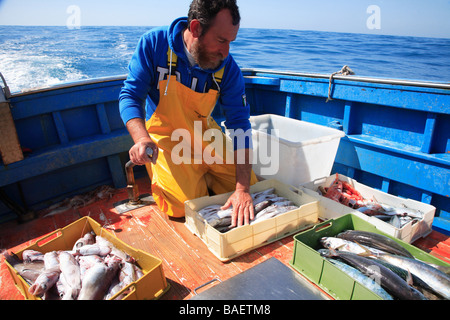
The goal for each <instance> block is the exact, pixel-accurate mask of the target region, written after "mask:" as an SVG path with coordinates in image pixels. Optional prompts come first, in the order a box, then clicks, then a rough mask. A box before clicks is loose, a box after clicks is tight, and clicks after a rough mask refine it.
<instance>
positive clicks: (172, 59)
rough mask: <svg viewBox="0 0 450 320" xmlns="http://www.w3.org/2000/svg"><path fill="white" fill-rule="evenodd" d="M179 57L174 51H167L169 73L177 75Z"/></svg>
mask: <svg viewBox="0 0 450 320" xmlns="http://www.w3.org/2000/svg"><path fill="white" fill-rule="evenodd" d="M177 63H178V57H177V55H176V54H175V53H173V51H172V49H170V47H169V49H168V50H167V65H168V66H169V70H170V71H169V73H170V74H171V75H175V70H177Z"/></svg>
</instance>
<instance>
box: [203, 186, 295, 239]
mask: <svg viewBox="0 0 450 320" xmlns="http://www.w3.org/2000/svg"><path fill="white" fill-rule="evenodd" d="M251 196H252V199H253V206H254V213H255V217H254V219H253V220H251V221H250V224H253V223H256V222H259V221H263V220H266V219H270V218H273V217H275V216H277V215H279V214H281V213H285V212H288V211H291V210H294V209H298V208H299V207H298V206H297V205H295V203H294V202H292V201H291V200H289V199H286V198H284V197H280V196H278V195H277V194H276V193H275V188H269V189H266V190H263V191H260V192H255V193H252V194H251ZM221 207H222V205H210V206H207V207H204V208H203V209H200V210H199V211H198V214H199V215H200V216H201V217H202V218H204V219H205V220H206V222H207V223H208V224H210V225H211V226H212V227H214V228H216V229H217V230H218V231H220V232H227V231H229V230H231V229H232V228H233V227H232V226H231V215H232V213H233V207H232V206H231V207H230V208H228V209H225V210H222V209H221Z"/></svg>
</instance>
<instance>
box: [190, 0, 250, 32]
mask: <svg viewBox="0 0 450 320" xmlns="http://www.w3.org/2000/svg"><path fill="white" fill-rule="evenodd" d="M223 9H228V10H230V13H231V18H232V23H233V25H234V26H236V25H238V24H239V23H240V21H241V16H240V14H239V7H238V6H237V4H236V0H193V1H192V2H191V5H190V6H189V13H188V26H189V27H190V25H191V21H192V20H194V19H197V20H198V21H199V22H200V25H201V27H202V35H204V34H205V33H206V32H207V31H208V30H209V28H210V27H211V25H212V22H213V20H214V18H215V17H216V15H217V14H218V13H219V12H220V11H221V10H223Z"/></svg>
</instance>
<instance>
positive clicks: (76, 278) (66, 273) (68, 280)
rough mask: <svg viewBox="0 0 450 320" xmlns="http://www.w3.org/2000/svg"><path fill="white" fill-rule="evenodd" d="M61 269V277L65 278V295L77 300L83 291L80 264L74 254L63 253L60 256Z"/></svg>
mask: <svg viewBox="0 0 450 320" xmlns="http://www.w3.org/2000/svg"><path fill="white" fill-rule="evenodd" d="M59 268H60V270H61V277H62V278H64V280H63V284H64V287H65V290H64V292H65V295H68V298H69V297H71V298H72V299H76V298H77V297H78V294H79V293H80V290H81V271H80V265H79V263H78V262H77V261H76V260H75V257H74V256H73V255H72V254H70V253H68V252H65V251H63V252H61V253H60V254H59Z"/></svg>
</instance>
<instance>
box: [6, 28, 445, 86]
mask: <svg viewBox="0 0 450 320" xmlns="http://www.w3.org/2000/svg"><path fill="white" fill-rule="evenodd" d="M149 29H151V27H109V26H108V27H81V28H80V29H68V28H67V27H40V26H39V27H38V26H0V72H1V73H2V74H3V76H4V77H5V79H6V82H7V84H8V85H9V87H10V90H11V91H12V92H15V91H21V90H24V89H29V88H34V87H40V86H48V85H53V84H59V83H63V82H70V81H76V80H84V79H90V78H98V77H108V76H117V75H125V74H126V73H127V72H128V70H127V66H128V62H129V60H130V58H131V55H132V54H133V52H134V49H135V47H136V44H137V42H138V40H139V38H140V36H141V35H142V34H143V33H145V32H146V31H148V30H149ZM231 54H232V55H233V57H234V58H235V60H236V61H237V63H238V65H239V66H240V67H241V68H257V69H268V70H279V71H292V72H300V73H321V74H327V75H329V74H331V73H333V72H336V71H339V70H341V68H342V67H343V66H344V65H348V66H349V67H350V68H351V69H352V70H353V71H354V72H355V74H356V75H358V76H369V77H381V78H395V79H408V80H422V81H433V82H439V83H449V82H450V39H443V38H425V37H405V36H388V35H371V34H354V33H337V32H322V31H302V30H277V29H246V28H242V29H240V31H239V34H238V37H237V39H236V41H235V42H233V43H232V45H231Z"/></svg>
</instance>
